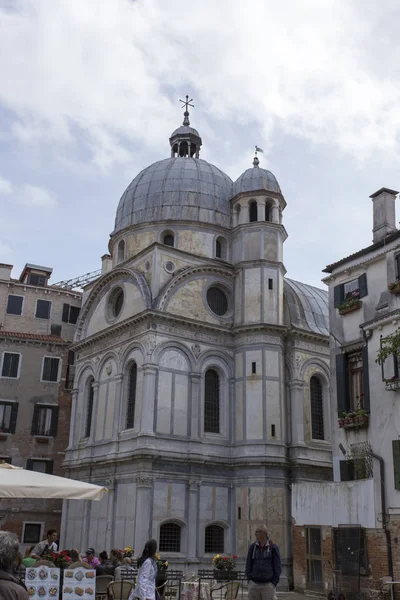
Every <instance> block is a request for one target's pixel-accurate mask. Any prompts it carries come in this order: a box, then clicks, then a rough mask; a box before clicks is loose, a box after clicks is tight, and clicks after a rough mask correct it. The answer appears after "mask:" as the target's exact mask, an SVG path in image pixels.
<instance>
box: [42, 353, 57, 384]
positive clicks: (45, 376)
mask: <svg viewBox="0 0 400 600" xmlns="http://www.w3.org/2000/svg"><path fill="white" fill-rule="evenodd" d="M59 371H60V359H59V358H54V357H53V356H45V357H44V359H43V369H42V381H48V382H51V383H57V382H58V379H59Z"/></svg>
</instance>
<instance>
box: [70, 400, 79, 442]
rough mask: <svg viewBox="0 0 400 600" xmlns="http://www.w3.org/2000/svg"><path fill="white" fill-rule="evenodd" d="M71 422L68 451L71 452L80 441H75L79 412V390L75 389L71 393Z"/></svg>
mask: <svg viewBox="0 0 400 600" xmlns="http://www.w3.org/2000/svg"><path fill="white" fill-rule="evenodd" d="M71 397H72V398H71V421H70V426H69V444H68V448H67V451H68V450H71V449H72V448H73V447H74V445H75V443H77V442H78V441H79V440H75V432H76V428H77V427H76V425H77V423H76V421H77V410H78V408H77V407H78V388H74V389H73V390H72V392H71Z"/></svg>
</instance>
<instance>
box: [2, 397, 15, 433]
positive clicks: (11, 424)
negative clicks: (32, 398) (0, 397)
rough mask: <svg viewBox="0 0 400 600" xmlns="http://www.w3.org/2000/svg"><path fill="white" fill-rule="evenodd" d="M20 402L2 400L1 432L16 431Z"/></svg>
mask: <svg viewBox="0 0 400 600" xmlns="http://www.w3.org/2000/svg"><path fill="white" fill-rule="evenodd" d="M17 415H18V402H0V433H15V427H16V424H17Z"/></svg>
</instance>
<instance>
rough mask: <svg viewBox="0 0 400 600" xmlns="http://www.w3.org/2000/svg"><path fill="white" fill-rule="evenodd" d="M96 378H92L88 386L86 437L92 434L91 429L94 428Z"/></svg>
mask: <svg viewBox="0 0 400 600" xmlns="http://www.w3.org/2000/svg"><path fill="white" fill-rule="evenodd" d="M93 383H94V380H93V379H91V380H90V381H89V383H88V386H87V411H86V425H85V437H89V436H90V430H91V428H92V413H93V400H94V389H93Z"/></svg>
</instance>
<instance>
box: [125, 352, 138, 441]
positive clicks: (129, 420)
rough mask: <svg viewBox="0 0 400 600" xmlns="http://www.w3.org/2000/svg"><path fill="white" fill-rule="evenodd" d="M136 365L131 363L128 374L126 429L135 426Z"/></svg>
mask: <svg viewBox="0 0 400 600" xmlns="http://www.w3.org/2000/svg"><path fill="white" fill-rule="evenodd" d="M136 381H137V364H136V363H133V364H132V365H131V366H130V368H129V372H128V404H127V409H126V428H127V429H133V428H134V426H135V405H136Z"/></svg>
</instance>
